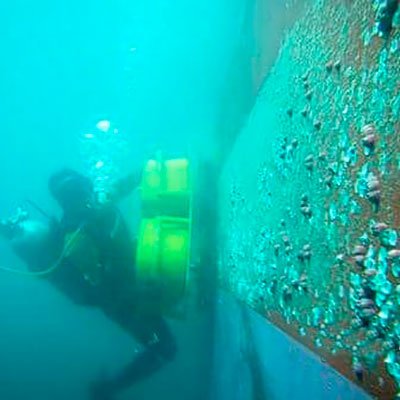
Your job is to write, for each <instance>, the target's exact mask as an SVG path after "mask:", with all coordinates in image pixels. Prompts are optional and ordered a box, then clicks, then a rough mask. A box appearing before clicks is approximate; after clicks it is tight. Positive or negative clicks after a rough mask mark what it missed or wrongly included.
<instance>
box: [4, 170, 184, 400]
mask: <svg viewBox="0 0 400 400" xmlns="http://www.w3.org/2000/svg"><path fill="white" fill-rule="evenodd" d="M138 183H139V174H132V175H130V176H128V177H127V178H125V179H122V180H121V181H119V182H118V183H117V184H116V185H114V188H113V190H112V193H110V196H109V199H108V201H107V202H105V203H99V201H98V200H97V199H96V193H95V191H94V188H93V184H92V182H91V181H90V179H88V178H87V177H85V176H83V175H81V174H79V173H78V172H76V171H73V170H70V169H63V170H61V171H59V172H57V173H55V174H54V175H52V176H51V177H50V180H49V189H50V193H51V194H52V196H53V197H54V199H55V200H56V202H57V203H58V204H59V206H60V207H61V209H62V211H63V214H62V217H61V219H60V220H59V221H58V220H56V219H53V218H51V219H50V220H49V221H48V222H47V223H43V222H40V221H35V220H32V219H30V218H29V216H28V215H27V213H26V212H23V211H20V212H18V213H17V215H16V216H15V217H13V218H10V219H9V220H6V221H2V222H1V223H0V235H2V236H3V237H4V238H6V239H8V240H9V241H10V244H11V246H12V248H13V250H14V252H15V253H16V254H17V255H18V256H19V257H20V258H21V259H22V260H23V261H24V262H25V263H26V264H27V266H28V268H29V271H30V272H29V273H30V274H32V275H37V276H41V277H44V278H46V279H47V280H48V281H49V282H50V283H51V284H52V285H54V286H55V287H56V288H57V289H58V290H60V291H61V292H62V293H64V294H65V295H66V296H67V297H68V298H70V299H71V300H72V301H73V302H74V303H76V304H79V305H84V306H91V307H97V308H99V309H101V310H102V311H103V313H104V314H105V315H106V317H108V318H109V319H111V320H112V321H114V322H115V323H117V324H118V325H119V326H120V327H122V328H123V329H124V330H125V331H127V332H128V333H129V334H130V335H131V336H132V337H133V338H134V339H135V340H136V341H138V342H139V343H140V344H141V345H142V346H143V349H142V351H141V352H139V353H136V354H135V356H134V358H133V359H132V361H131V362H130V363H129V364H128V365H127V366H125V368H123V369H122V370H121V371H120V372H119V373H118V374H116V375H115V376H113V377H106V376H102V377H100V378H99V379H98V380H96V381H95V382H94V383H93V384H92V385H91V386H90V398H91V399H92V400H110V399H113V398H114V396H115V395H117V394H118V393H119V392H121V391H123V390H125V389H127V388H128V387H129V386H131V385H132V384H134V383H135V382H137V381H138V380H141V379H143V378H145V377H147V376H149V375H151V374H152V373H154V372H156V371H157V370H159V369H160V368H161V367H162V366H163V365H165V363H166V362H168V361H171V360H172V359H173V358H174V357H175V354H176V351H177V349H176V343H175V338H174V336H173V335H172V333H171V331H170V329H169V327H168V325H167V323H166V321H165V319H164V318H163V317H162V316H161V315H160V314H157V313H154V314H149V313H146V314H145V313H141V312H140V301H143V302H145V301H146V298H148V297H146V296H152V295H154V296H156V295H157V294H156V293H153V294H152V293H151V292H146V291H144V290H141V289H140V288H139V287H138V285H135V283H136V282H135V251H134V249H135V245H134V242H133V241H132V240H131V238H130V234H129V231H128V227H127V224H126V222H125V221H124V219H123V217H122V215H121V213H120V211H119V210H118V208H117V207H116V203H117V202H118V200H119V199H121V198H123V197H124V196H126V195H128V194H129V193H130V192H131V191H133V189H134V188H135V187H137V185H138ZM150 300H151V298H150ZM142 304H143V303H142Z"/></svg>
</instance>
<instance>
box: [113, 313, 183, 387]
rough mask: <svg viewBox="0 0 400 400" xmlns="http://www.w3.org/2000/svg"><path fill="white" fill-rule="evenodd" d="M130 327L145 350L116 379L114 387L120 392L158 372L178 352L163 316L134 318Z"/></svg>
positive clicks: (130, 330)
mask: <svg viewBox="0 0 400 400" xmlns="http://www.w3.org/2000/svg"><path fill="white" fill-rule="evenodd" d="M131 323H133V325H134V326H131ZM128 326H129V328H130V329H129V332H130V333H131V334H132V336H134V338H135V339H136V340H138V341H139V342H140V343H141V344H142V346H143V349H142V351H140V352H139V353H137V355H136V356H135V357H134V358H133V359H132V361H131V362H130V363H129V364H128V365H127V366H126V367H125V368H124V369H123V370H122V371H121V372H120V373H119V374H118V375H117V376H116V377H114V379H113V386H114V387H115V389H116V390H118V391H119V390H123V389H125V388H128V387H129V386H131V385H132V384H134V383H135V382H137V381H138V380H141V379H144V378H146V377H148V376H150V375H152V374H153V373H155V372H156V371H158V370H159V369H160V368H161V367H163V366H164V365H165V364H166V363H167V362H169V361H172V360H173V359H174V357H175V354H176V351H177V349H176V342H175V338H174V336H173V335H172V332H171V331H170V329H169V327H168V325H167V323H166V321H165V319H164V318H162V317H161V316H152V317H143V318H132V321H131V322H129V325H128Z"/></svg>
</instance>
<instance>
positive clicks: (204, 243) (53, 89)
mask: <svg viewBox="0 0 400 400" xmlns="http://www.w3.org/2000/svg"><path fill="white" fill-rule="evenodd" d="M397 8H398V2H396V1H393V0H356V1H354V2H349V1H347V0H308V1H307V0H304V1H301V0H291V1H283V0H280V1H268V0H230V1H228V0H219V1H211V0H204V1H202V2H196V3H194V2H189V1H184V0H176V1H173V2H171V1H166V0H164V1H163V0H155V1H152V2H146V1H144V0H140V1H136V2H133V1H125V0H124V1H122V0H117V1H114V2H112V1H106V0H100V1H97V2H95V1H81V2H74V1H72V2H69V3H68V4H67V3H65V4H58V3H53V2H50V1H43V0H38V1H36V2H30V1H25V2H23V1H18V0H17V1H15V2H12V3H9V4H7V3H5V4H2V5H1V6H0V11H1V15H3V20H2V23H1V25H0V43H1V49H2V62H1V63H0V88H1V97H0V123H1V126H0V128H1V133H0V135H1V136H0V138H1V141H0V183H1V197H0V218H5V217H7V216H9V215H10V214H11V213H12V212H14V210H15V209H16V207H18V206H19V205H21V204H26V200H27V199H29V200H32V201H34V202H36V203H37V204H39V205H40V206H41V207H42V208H43V209H45V210H46V211H47V212H48V213H50V214H54V215H58V213H59V210H58V209H57V207H56V205H55V204H54V203H53V202H52V201H51V199H50V196H49V194H48V191H47V179H48V177H49V175H50V174H51V173H52V172H53V171H54V170H56V169H59V168H61V167H65V166H68V167H72V168H76V169H78V170H80V171H82V172H84V173H87V174H89V175H90V176H91V177H92V178H96V174H98V173H99V170H102V171H104V170H107V171H108V172H109V173H110V174H111V175H112V176H113V177H120V176H123V175H124V174H126V173H129V172H130V171H131V170H132V169H134V168H136V167H137V166H138V165H143V163H144V161H145V160H147V159H148V158H150V157H153V156H154V155H155V152H156V151H157V150H159V149H161V150H162V151H163V152H164V154H165V155H166V156H167V157H174V156H182V155H184V156H185V155H189V157H190V158H191V160H192V161H193V165H195V166H197V171H196V175H197V177H198V178H199V180H198V181H197V182H196V184H197V188H196V201H197V203H195V204H197V206H198V209H199V210H198V214H197V215H196V228H195V230H194V232H195V235H194V239H193V244H194V247H195V249H197V252H198V253H199V254H197V255H196V258H195V260H194V263H198V264H199V265H200V267H201V269H202V273H201V274H200V278H199V277H197V278H196V279H198V282H196V284H195V286H196V287H197V291H198V292H199V293H200V294H199V293H198V294H197V300H196V301H195V303H196V302H197V303H196V306H194V307H193V309H192V312H191V313H190V315H189V316H188V318H187V320H186V321H174V322H172V324H173V329H174V332H175V334H176V336H177V341H178V347H179V354H178V357H177V359H176V360H175V361H174V362H173V363H171V364H170V365H168V366H167V367H166V368H165V369H164V370H163V371H161V372H160V373H157V374H156V375H155V376H154V377H152V378H150V379H148V380H146V381H144V382H141V383H139V384H138V385H136V386H135V387H133V388H132V390H130V391H129V392H127V393H126V394H125V397H123V396H121V398H122V399H136V398H147V399H150V400H151V399H155V398H159V397H160V396H165V397H168V398H170V399H176V400H181V399H185V400H192V399H193V400H201V399H206V398H208V397H210V398H211V399H213V400H217V399H218V400H221V399H225V398H226V399H229V400H233V399H237V400H247V399H249V400H262V399H277V400H281V399H282V400H285V399H289V398H297V399H307V398H315V399H320V398H324V399H338V398H346V399H347V398H349V399H350V398H352V399H357V400H359V399H360V400H361V399H367V398H369V395H368V394H367V393H368V392H369V393H370V394H371V395H372V396H376V397H378V398H381V399H392V398H393V396H394V394H395V393H396V388H397V387H398V385H399V384H400V353H399V351H398V347H399V343H400V325H399V291H400V289H399V287H400V285H399V282H398V280H399V276H400V264H399V259H400V256H399V254H400V253H399V249H400V246H399V239H398V234H399V223H400V213H399V207H398V203H399V194H398V181H399V165H400V163H399V155H398V152H399V143H400V142H399V138H400V134H399V130H400V125H399V116H400V84H399V82H400V79H399V76H400V75H399V74H400V72H399V71H400V64H399V59H400V58H399V55H400V12H399V11H398V10H397V13H395V14H394V15H389V14H390V13H391V12H392V11H396V9H397ZM391 10H392V11H391ZM389 17H390V18H389ZM391 18H392V19H391ZM99 121H103V122H102V123H101V124H100V125H97V127H96V124H98V122H99ZM105 121H110V126H108V122H105ZM99 128H100V129H99ZM102 129H103V130H104V129H105V130H107V131H112V132H114V133H115V135H114V139H113V140H111V141H107V140H108V139H107V140H100V141H99V142H98V143H97V145H96V144H95V145H93V140H92V136H91V135H93V134H95V135H97V136H98V134H99V132H100V136H101V130H102ZM121 207H122V209H123V210H124V212H125V213H127V215H130V216H131V220H132V226H133V229H134V228H135V226H137V222H138V211H139V207H138V196H137V194H134V195H133V196H131V197H130V198H129V199H128V200H126V201H124V202H123V204H122V205H121ZM32 211H33V210H32ZM33 213H34V211H33ZM196 235H198V236H196ZM0 255H1V259H0V265H2V266H6V267H17V268H21V267H23V266H22V265H21V264H20V262H19V260H18V259H17V258H16V257H15V256H14V255H13V254H12V253H11V251H10V249H9V248H8V246H7V243H4V242H3V241H0ZM199 260H200V261H199ZM217 274H218V284H219V289H221V290H218V293H217V295H216V296H215V297H214V295H215V294H216V293H215V292H214V289H215V286H214V284H215V282H214V279H216V278H217ZM0 293H1V296H0V329H1V331H0V338H1V341H0V359H1V366H0V398H1V399H5V400H22V399H42V400H47V399H61V400H62V399H65V400H66V399H86V398H87V397H86V390H87V385H88V384H89V383H90V382H91V381H92V380H93V379H95V378H96V377H98V375H99V374H101V373H102V372H113V371H116V370H117V369H118V368H119V367H121V366H122V365H123V364H125V363H126V362H128V361H129V360H130V358H131V356H132V353H133V351H134V349H135V343H134V342H133V341H132V339H131V338H130V337H129V336H128V335H127V334H125V333H124V332H122V331H121V330H120V329H119V328H118V327H116V326H114V325H113V324H112V323H110V322H108V321H107V320H105V319H104V317H103V316H102V315H101V313H100V312H98V311H96V310H90V309H84V308H79V307H76V306H73V305H72V304H71V303H70V302H69V301H68V299H66V298H64V297H62V296H61V295H60V294H59V293H58V292H56V291H55V290H54V289H53V288H51V287H50V286H49V285H48V284H47V283H46V282H45V281H42V280H35V279H29V278H21V277H19V276H14V275H9V274H6V273H4V272H0ZM277 328H278V329H277ZM283 332H285V333H283ZM300 343H301V344H300ZM306 348H308V349H306ZM310 350H311V351H310ZM330 366H333V368H331V367H330ZM339 374H340V375H339ZM353 383H354V384H353ZM356 385H357V386H358V387H357V386H356ZM360 388H361V389H360Z"/></svg>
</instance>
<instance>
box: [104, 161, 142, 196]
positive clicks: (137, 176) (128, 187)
mask: <svg viewBox="0 0 400 400" xmlns="http://www.w3.org/2000/svg"><path fill="white" fill-rule="evenodd" d="M141 177H142V170H141V169H138V170H135V171H134V172H132V173H131V174H129V175H128V176H125V177H124V178H121V179H120V180H118V181H117V182H116V183H115V184H114V186H113V188H112V192H111V200H112V201H118V200H121V199H122V198H124V197H126V196H129V195H130V194H131V193H132V192H133V191H134V190H135V189H136V188H137V187H138V186H139V184H140V180H141Z"/></svg>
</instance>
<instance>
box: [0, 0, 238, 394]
mask: <svg viewBox="0 0 400 400" xmlns="http://www.w3.org/2000/svg"><path fill="white" fill-rule="evenodd" d="M0 8H1V14H2V15H3V21H2V23H1V27H0V37H1V39H0V41H1V49H2V62H1V66H0V70H1V73H0V82H1V83H0V87H1V93H2V94H1V104H0V121H1V143H0V160H1V161H0V182H1V186H2V187H1V198H0V215H1V217H2V218H4V217H7V216H8V215H9V214H10V213H12V212H14V210H15V208H16V207H17V206H18V205H20V204H24V201H25V199H26V198H29V199H31V200H34V201H35V202H37V203H38V204H39V205H40V206H41V207H43V208H44V209H45V210H46V211H47V212H49V213H58V210H57V208H56V206H55V204H54V203H53V202H52V201H51V199H50V197H49V194H48V191H47V179H48V176H49V175H50V174H51V173H52V172H53V171H54V170H55V169H58V168H61V167H64V166H69V167H72V168H77V169H79V170H81V171H83V172H87V162H86V161H87V159H86V158H85V157H87V156H88V154H84V155H82V144H81V139H82V137H83V135H84V134H85V133H88V132H91V131H93V130H94V129H95V124H96V122H97V121H99V120H101V119H109V120H111V121H112V123H113V124H114V126H116V127H118V129H119V131H120V133H121V135H122V136H123V138H124V140H126V142H127V150H128V151H127V155H126V156H125V158H123V157H122V158H121V157H119V158H118V159H117V161H116V162H118V163H119V165H117V166H118V167H119V168H120V171H119V175H123V174H124V173H125V174H127V173H129V172H130V171H131V170H133V169H134V168H135V167H136V166H137V165H141V164H143V162H144V161H145V160H146V159H148V158H149V157H152V156H154V152H155V151H156V150H158V149H162V150H163V151H164V152H165V154H166V155H168V156H175V155H179V156H181V155H186V154H188V152H189V151H190V152H191V153H192V154H196V156H200V154H201V156H205V157H207V158H212V157H214V152H215V149H214V142H213V135H214V132H215V129H216V128H215V120H216V114H217V110H218V104H219V102H220V101H221V99H220V98H221V88H222V87H223V84H224V79H223V77H224V76H225V74H226V71H227V69H228V63H230V61H231V56H232V52H233V48H234V46H236V43H237V41H238V38H239V36H240V34H241V26H242V23H243V22H242V21H243V10H244V8H245V2H243V1H239V0H238V1H229V2H228V1H219V2H216V3H215V2H212V1H206V2H198V3H193V2H185V1H174V2H173V3H171V2H169V1H162V0H161V1H158V0H157V1H152V2H147V1H134V2H132V1H107V0H106V1H72V2H67V3H66V2H58V3H57V2H50V1H46V0H45V1H42V0H39V1H35V2H33V1H15V2H11V3H3V4H2V5H1V6H0ZM119 156H120V155H119ZM134 200H135V199H134ZM0 246H1V248H0V249H1V250H0V251H1V265H4V266H12V267H19V266H20V264H19V261H18V259H16V258H15V257H14V256H13V255H12V254H11V252H10V251H9V249H8V247H7V244H6V243H3V241H1V242H0ZM0 287H1V301H0V321H1V323H0V325H1V334H0V335H1V339H2V340H1V343H0V354H1V368H0V397H1V398H2V399H9V400H19V399H28V398H29V399H56V398H57V399H84V398H86V397H85V391H86V385H88V384H89V383H90V382H91V381H92V380H93V379H95V378H96V377H97V376H98V375H99V374H100V373H101V372H102V371H107V370H109V371H110V372H111V371H114V370H115V369H116V368H119V367H121V366H122V365H123V364H125V363H126V362H127V361H129V359H130V357H131V356H132V355H133V351H134V349H135V345H134V343H133V342H132V340H131V339H130V338H129V337H128V336H127V335H126V334H124V333H123V332H122V331H120V330H119V328H116V327H115V326H113V325H112V324H111V323H109V322H108V321H107V320H105V319H104V317H103V316H102V315H101V314H100V313H99V312H96V311H93V310H86V309H81V308H78V307H75V306H73V305H71V304H70V303H69V301H68V300H67V299H65V298H64V297H62V296H61V295H59V294H58V293H57V292H56V291H55V290H54V289H53V288H51V287H49V286H48V285H47V284H46V282H44V281H41V280H32V279H27V278H22V279H21V277H18V276H13V275H7V274H5V273H2V274H1V279H0ZM178 325H179V324H178ZM188 329H192V330H194V332H191V333H190V332H187V335H183V334H182V332H180V331H183V330H186V327H185V326H178V328H177V334H178V336H180V337H181V339H180V340H179V342H180V345H179V346H180V347H181V349H182V351H181V352H180V359H181V361H179V362H178V364H180V367H179V368H178V369H177V368H175V369H174V367H173V366H172V367H169V368H168V370H167V371H166V372H165V377H164V378H158V380H157V379H156V380H155V381H154V382H150V384H149V382H147V384H143V385H142V386H143V387H142V386H140V385H139V388H138V389H137V390H138V391H139V393H140V391H142V395H146V397H148V398H152V397H151V396H153V397H155V396H156V395H157V396H158V395H161V394H163V396H165V395H167V397H168V398H172V399H174V398H176V399H188V398H195V396H201V394H200V393H201V391H202V379H201V377H199V376H196V375H197V367H196V368H195V367H193V368H190V367H187V365H189V366H190V365H191V364H192V363H195V364H196V365H197V363H198V362H197V361H196V358H197V356H196V354H197V353H198V352H201V346H202V345H201V342H200V343H198V340H197V339H196V331H197V327H196V323H193V324H192V326H189V328H188ZM193 336H194V337H193ZM185 338H186V339H185ZM191 338H193V339H191ZM188 341H192V342H191V343H187V344H186V345H185V342H188ZM191 348H193V351H190V349H191ZM185 353H186V354H185ZM199 363H200V364H201V360H200V361H199ZM183 370H184V371H185V378H184V379H183V377H182V371H183ZM157 385H158V386H159V388H158V389H157ZM149 396H150V397H149ZM200 398H201V397H200Z"/></svg>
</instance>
